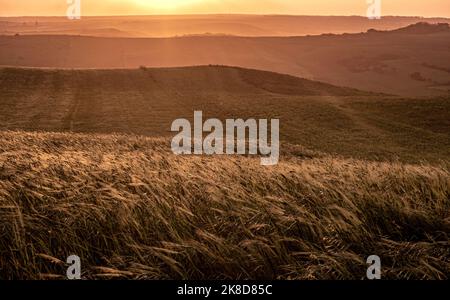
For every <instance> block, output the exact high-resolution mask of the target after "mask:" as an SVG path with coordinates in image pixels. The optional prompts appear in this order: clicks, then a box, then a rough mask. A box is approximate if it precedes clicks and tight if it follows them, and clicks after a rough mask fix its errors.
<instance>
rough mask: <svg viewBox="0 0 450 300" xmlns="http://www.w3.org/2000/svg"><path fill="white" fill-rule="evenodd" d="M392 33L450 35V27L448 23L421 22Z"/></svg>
mask: <svg viewBox="0 0 450 300" xmlns="http://www.w3.org/2000/svg"><path fill="white" fill-rule="evenodd" d="M369 32H386V31H379V30H375V29H371V30H369ZM390 32H391V33H407V34H433V33H449V32H450V26H449V24H448V23H437V24H433V23H427V22H419V23H416V24H411V25H409V26H406V27H402V28H399V29H395V30H391V31H390Z"/></svg>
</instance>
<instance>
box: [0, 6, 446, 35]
mask: <svg viewBox="0 0 450 300" xmlns="http://www.w3.org/2000/svg"><path fill="white" fill-rule="evenodd" d="M362 12H363V11H362ZM418 22H428V23H448V22H450V19H448V18H422V17H395V16H384V17H383V18H382V19H380V20H369V19H368V18H366V17H360V16H348V17H347V16H283V15H178V16H177V15H173V16H115V17H113V16H109V17H107V16H104V17H86V16H83V18H81V19H80V20H76V21H72V20H68V19H67V18H66V17H8V18H6V17H3V18H2V17H0V34H2V35H14V34H26V35H34V34H46V35H61V34H66V35H84V36H97V37H174V36H185V35H208V34H212V35H235V36H248V37H250V36H252V37H256V36H301V35H318V34H322V33H335V34H342V33H359V32H365V31H367V30H369V29H377V30H393V29H397V28H400V27H405V26H408V25H411V24H415V23H418Z"/></svg>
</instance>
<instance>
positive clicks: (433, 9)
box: [0, 0, 450, 17]
mask: <svg viewBox="0 0 450 300" xmlns="http://www.w3.org/2000/svg"><path fill="white" fill-rule="evenodd" d="M67 1H69V2H70V1H77V0H0V16H64V15H65V14H66V10H67V6H68V4H67ZM79 1H81V7H82V16H83V15H84V16H92V15H94V16H100V15H159V14H208V13H224V14H232V13H244V14H246V13H248V14H290V15H366V10H367V7H368V4H367V1H377V0H79ZM380 1H381V3H382V6H381V7H382V15H397V16H424V17H450V0H380Z"/></svg>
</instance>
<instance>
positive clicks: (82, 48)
mask: <svg viewBox="0 0 450 300" xmlns="http://www.w3.org/2000/svg"><path fill="white" fill-rule="evenodd" d="M445 28H446V27H444V26H443V25H425V24H422V23H420V24H417V25H413V26H411V27H407V28H403V29H398V30H395V31H391V32H373V31H371V32H368V33H358V34H342V35H320V36H309V37H253V38H250V37H246V38H244V37H233V36H191V37H179V38H98V37H84V36H54V35H35V36H0V45H1V46H0V47H1V51H0V65H3V66H24V67H48V68H138V67H139V66H141V65H142V66H148V67H179V66H192V65H210V64H212V65H231V66H239V67H243V68H251V69H259V70H267V71H273V72H277V73H284V74H289V75H293V76H297V77H302V78H307V79H311V80H314V81H322V82H327V83H330V84H333V85H337V86H348V87H352V88H355V89H360V90H367V91H372V92H381V93H389V94H396V95H403V96H436V95H449V94H450V76H449V73H448V72H447V71H446V70H448V69H450V63H449V62H450V48H449V47H450V46H449V45H450V32H449V31H448V30H446V29H445ZM412 32H413V33H414V34H411V33H412ZM421 32H427V34H420V33H421Z"/></svg>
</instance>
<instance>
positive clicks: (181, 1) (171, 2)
mask: <svg viewBox="0 0 450 300" xmlns="http://www.w3.org/2000/svg"><path fill="white" fill-rule="evenodd" d="M132 1H133V2H134V3H135V4H136V5H138V6H139V7H142V8H145V9H157V10H169V11H174V12H176V10H177V9H179V8H182V7H188V6H191V5H196V4H199V3H201V2H204V1H202V0H132Z"/></svg>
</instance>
